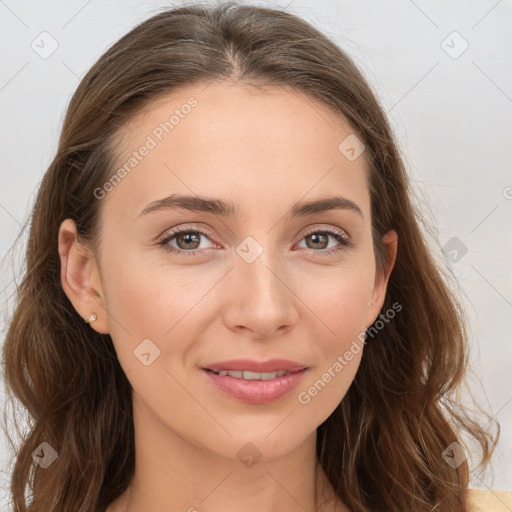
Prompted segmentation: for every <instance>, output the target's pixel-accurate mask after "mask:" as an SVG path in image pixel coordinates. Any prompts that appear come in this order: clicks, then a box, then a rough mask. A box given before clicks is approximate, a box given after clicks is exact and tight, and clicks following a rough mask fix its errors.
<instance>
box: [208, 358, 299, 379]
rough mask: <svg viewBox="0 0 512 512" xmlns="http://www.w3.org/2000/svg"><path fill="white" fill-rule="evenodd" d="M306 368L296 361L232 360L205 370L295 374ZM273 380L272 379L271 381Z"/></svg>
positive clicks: (209, 366)
mask: <svg viewBox="0 0 512 512" xmlns="http://www.w3.org/2000/svg"><path fill="white" fill-rule="evenodd" d="M304 368H306V365H305V364H301V363H298V362H297V361H289V360H288V359H269V360H268V361H256V360H254V359H232V360H230V361H221V362H220V363H213V364H209V365H208V366H205V367H204V368H203V369H205V370H215V371H216V372H218V371H219V370H232V371H242V370H247V371H249V372H256V373H270V372H277V371H279V370H285V371H287V372H296V371H299V370H302V369H304ZM271 380H274V379H271Z"/></svg>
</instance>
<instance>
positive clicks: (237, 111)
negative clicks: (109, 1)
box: [59, 82, 397, 512]
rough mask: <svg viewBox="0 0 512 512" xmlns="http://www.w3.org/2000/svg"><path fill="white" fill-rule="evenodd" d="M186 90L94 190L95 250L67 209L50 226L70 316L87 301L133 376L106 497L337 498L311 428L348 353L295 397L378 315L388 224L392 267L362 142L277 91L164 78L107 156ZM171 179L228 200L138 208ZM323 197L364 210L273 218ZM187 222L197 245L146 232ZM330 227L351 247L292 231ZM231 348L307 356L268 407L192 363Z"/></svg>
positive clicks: (162, 501)
mask: <svg viewBox="0 0 512 512" xmlns="http://www.w3.org/2000/svg"><path fill="white" fill-rule="evenodd" d="M191 96H193V97H194V98H196V99H197V101H198V105H197V106H196V107H195V108H194V109H192V110H191V112H190V113H189V114H188V115H187V116H186V117H185V118H184V119H182V120H180V123H179V125H177V126H175V127H174V129H173V130H172V131H171V132H170V133H169V134H167V135H165V136H164V138H163V139H162V141H161V142H160V143H159V144H158V145H157V147H155V148H154V149H152V150H151V151H150V153H149V154H148V155H147V156H146V157H145V158H144V159H143V160H142V161H141V162H140V163H139V164H138V165H137V167H136V168H134V169H133V170H132V171H131V172H130V173H129V174H128V175H127V176H126V177H125V178H124V179H123V180H122V181H121V183H120V184H118V185H117V186H116V187H115V188H114V189H113V190H111V191H110V192H109V193H108V194H107V196H106V197H105V198H104V199H102V200H101V208H102V228H101V247H100V251H99V253H98V254H94V253H93V252H92V251H91V250H89V249H88V248H87V247H85V246H83V245H82V244H80V243H79V242H78V241H77V239H76V226H75V224H74V222H73V221H72V220H70V219H66V220H65V221H64V222H63V223H62V225H61V227H60V231H59V254H60V258H61V264H62V272H61V281H62V286H63V288H64V290H65V292H66V294H67V296H68V297H69V299H70V301H71V303H72V304H73V306H74V307H75V309H76V310H77V312H78V313H79V314H80V315H81V316H82V317H86V316H89V315H91V314H92V313H93V312H95V313H96V314H97V317H98V319H97V320H96V321H95V322H93V323H91V324H90V328H91V329H94V330H96V331H97V332H100V333H109V334H110V335H111V337H112V340H113V343H114V346H115V349H116V352H117V355H118V358H119V362H120V364H121V366H122V368H123V370H124V372H125V373H126V375H127V378H128V379H129V381H130V383H131V385H132V387H133V402H134V425H135V443H136V469H135V476H134V479H133V481H132V484H131V486H130V488H129V489H128V490H127V491H126V492H125V493H124V494H122V495H121V496H120V497H119V498H118V499H117V500H115V501H114V502H113V503H112V504H111V505H110V506H109V507H108V509H107V510H108V512H122V511H124V510H128V511H130V512H142V511H145V510H152V511H154V512H163V511H164V510H165V511H169V510H172V511H189V512H193V511H194V510H198V511H201V512H212V511H218V510H223V511H225V512H234V511H235V510H236V511H237V512H238V511H240V510H244V511H246V512H256V511H258V512H260V511H261V510H265V511H268V512H277V511H281V512H282V511H296V510H298V509H299V508H300V507H302V508H303V509H304V510H307V511H313V510H315V507H314V501H313V497H314V492H315V485H317V490H318V492H321V493H322V495H323V496H324V497H325V504H324V507H323V508H320V509H317V510H329V511H330V510H335V509H336V510H348V509H347V508H346V507H345V506H344V505H343V504H342V503H341V501H340V500H338V499H336V498H335V495H334V491H333V489H332V488H331V486H330V485H328V484H327V480H326V477H325V475H324V473H323V471H322V470H321V468H320V467H319V465H318V463H317V460H316V456H315V442H316V429H317V427H318V426H319V425H320V424H321V423H322V422H324V421H325V420H326V419H327V418H328V417H329V415H330V414H331V413H332V412H333V411H334V409H335V408H336V406H337V405H338V403H339V402H340V401H341V400H342V399H343V397H344V395H345V394H346V392H347V390H348V388H349V386H350V384H351V383H352V381H353V379H354V376H355V374H356V371H357V368H358V366H359V362H360V360H361V357H362V351H359V352H358V353H357V354H355V355H354V357H353V359H352V360H351V361H347V362H346V364H345V365H344V367H343V369H342V371H339V372H338V373H336V376H335V378H332V380H331V381H330V382H329V383H328V384H327V385H326V386H325V388H324V389H323V390H322V391H321V392H319V393H318V394H317V395H316V396H314V397H312V398H311V401H310V402H309V403H308V404H302V403H300V402H299V401H298V398H297V395H298V393H299V392H301V391H304V390H308V388H310V387H311V386H312V385H313V383H314V382H316V381H318V379H321V378H322V374H324V373H325V372H326V371H327V369H328V368H329V367H332V365H333V363H334V362H335V361H336V360H337V357H338V356H339V355H343V354H344V353H345V352H346V351H347V350H348V349H349V348H350V346H351V344H353V342H354V340H357V336H358V335H359V334H360V333H362V332H364V330H365V329H366V328H367V327H369V326H370V325H371V324H372V323H373V322H374V320H375V319H376V318H377V317H378V316H379V313H380V312H381V311H380V310H381V307H382V304H383V301H384V298H385V293H386V287H387V283H388V278H389V274H390V272H391V270H392V268H393V265H394V262H395V257H396V249H397V235H396V233H395V232H393V231H390V232H389V233H387V234H386V236H385V237H384V242H385V243H386V246H387V248H388V255H389V256H388V268H387V271H386V272H385V273H383V274H377V273H376V262H375V257H374V251H373V244H372V237H371V216H370V196H369V191H368V187H367V182H366V173H367V169H366V163H365V160H364V154H363V156H361V157H359V158H357V159H356V160H354V161H349V160H348V159H347V158H346V157H345V156H344V155H343V154H342V153H341V152H340V151H339V150H338V146H339V144H340V143H341V141H343V139H345V137H347V135H349V134H351V133H353V130H352V129H351V127H350V126H349V125H348V123H347V122H346V121H345V120H344V119H340V117H339V115H336V114H335V113H333V112H331V111H330V110H328V109H326V108H325V107H324V106H323V105H321V104H319V103H317V102H315V101H314V100H312V99H311V98H309V97H305V96H303V95H302V94H299V93H297V92H294V91H292V90H291V89H288V88H267V89H265V90H264V91H263V90H262V89H259V88H256V87H254V86H250V85H240V84H233V83H228V82H214V83H211V84H210V85H209V86H207V87H206V86H205V84H202V85H195V86H188V87H187V88H186V89H182V90H180V91H179V92H173V94H171V95H168V96H166V97H165V98H161V99H160V100H159V101H158V102H155V103H153V104H151V105H150V106H149V107H148V108H147V109H145V111H144V112H143V113H141V114H138V115H137V116H136V117H134V118H133V119H132V120H131V121H130V123H129V124H128V125H127V129H126V130H124V131H123V132H122V133H120V134H119V142H120V146H119V147H120V149H119V155H118V162H119V165H122V164H123V163H124V162H125V161H126V160H127V158H128V157H129V155H130V154H131V152H133V151H134V150H136V149H137V148H140V146H141V145H143V144H144V142H145V141H146V138H147V136H148V134H151V133H152V131H153V130H154V129H155V127H156V126H158V125H159V123H161V122H162V121H163V120H166V119H168V118H169V115H170V114H169V113H170V112H172V111H173V110H174V109H175V108H179V107H180V106H181V105H183V104H185V103H186V101H187V99H188V98H190V97H191ZM172 193H180V194H190V195H199V196H208V197H210V198H212V197H213V198H222V199H224V200H226V201H232V202H233V203H234V204H235V205H236V206H238V207H239V210H240V211H239V213H238V215H236V216H234V217H232V218H221V217H219V216H216V215H213V214H211V213H207V212H190V211H186V210H167V211H158V212H153V213H150V214H147V215H144V216H141V217H140V218H137V216H138V215H139V213H140V212H141V211H142V210H143V209H144V207H145V206H146V205H147V204H148V203H150V202H152V201H154V200H157V199H160V198H163V197H166V196H168V195H170V194H172ZM334 193H336V194H339V195H342V196H344V197H346V198H348V199H350V200H352V201H353V202H355V203H356V204H357V205H358V206H359V208H360V209H361V211H362V214H363V217H361V216H359V215H358V214H357V213H356V212H354V211H351V210H348V209H345V210H343V209H337V210H331V211H328V212H324V213H318V214H314V215H310V216H307V217H303V218H295V219H292V218H289V217H287V215H286V213H287V211H288V208H289V207H290V205H291V204H292V203H294V202H296V201H299V200H301V201H309V200H314V199H318V198H323V197H326V196H331V195H333V194H334ZM185 226H186V227H187V228H190V229H191V230H194V229H196V230H201V231H203V232H204V231H205V230H207V233H206V236H201V237H200V238H192V240H188V241H187V239H186V238H185V239H184V238H183V237H181V240H180V237H177V238H174V239H173V241H169V242H168V243H167V245H170V246H172V247H173V248H174V249H176V250H179V249H181V250H182V251H183V252H187V251H189V252H190V251H192V250H199V251H203V253H202V254H200V255H195V256H193V255H192V256H190V255H187V254H183V255H177V254H172V253H169V252H166V251H165V249H164V248H163V247H162V246H159V245H158V241H159V236H160V235H162V234H164V233H165V232H168V231H169V230H170V228H173V227H185ZM329 227H330V228H333V229H335V230H337V231H339V232H341V233H342V234H344V235H345V236H349V237H350V240H351V241H352V242H353V243H354V247H352V248H349V249H347V250H341V251H339V252H337V253H333V254H331V255H322V253H325V252H326V250H329V249H330V248H335V247H339V242H338V241H337V240H336V239H334V238H332V237H331V236H329V237H328V238H322V239H320V240H315V239H314V237H311V235H308V233H306V231H307V230H309V229H313V228H315V230H316V229H318V230H319V231H322V229H325V228H329ZM322 233H324V237H326V236H327V235H328V234H325V232H322ZM322 233H318V234H322ZM306 235H308V236H306ZM247 236H252V237H253V238H254V239H255V240H257V242H258V243H259V244H260V245H261V246H262V247H263V252H262V254H261V255H260V256H259V257H258V258H256V260H255V261H254V262H252V263H247V261H245V260H244V259H243V258H242V257H240V256H239V255H238V254H237V252H236V248H237V246H238V245H239V244H240V243H241V242H242V241H243V240H244V239H245V238H246V237H247ZM199 241H200V245H199ZM208 249H211V250H210V251H208ZM147 338H149V339H151V340H152V342H153V343H154V344H155V345H156V346H157V347H158V348H159V350H160V355H159V357H158V358H156V359H155V360H154V361H153V362H152V363H151V364H150V365H149V366H145V365H143V364H142V363H141V361H140V360H139V359H138V358H137V357H135V356H134V350H135V349H136V348H137V346H138V345H139V344H140V343H141V341H142V340H144V339H147ZM358 344H359V346H362V343H360V342H358ZM352 346H353V345H352ZM245 357H248V358H253V359H258V360H267V359H270V358H274V357H279V358H285V359H291V360H293V361H299V362H301V363H303V364H305V365H306V366H308V367H309V369H308V371H307V372H306V374H305V375H304V376H303V380H302V381H301V383H300V385H299V386H298V388H296V389H295V390H293V391H292V392H291V393H289V394H288V395H286V396H284V397H282V398H280V399H278V400H277V401H274V402H271V403H269V404H264V405H254V404H246V403H242V402H239V401H237V400H235V399H233V398H231V397H229V396H227V395H224V394H223V393H222V392H220V391H219V390H218V389H217V388H216V387H214V386H213V385H212V384H211V383H210V382H209V381H208V379H206V378H204V375H203V374H202V371H201V370H200V368H202V367H204V366H207V364H208V363H214V362H220V361H223V360H227V359H237V358H245ZM248 442H251V443H252V444H253V445H254V446H256V447H257V449H258V451H259V452H260V453H261V459H260V460H259V461H258V462H256V463H255V464H254V465H253V466H251V467H246V466H245V465H244V464H242V462H241V461H240V460H239V458H238V457H237V452H238V451H239V450H240V449H241V448H242V447H243V446H244V445H245V444H246V443H248ZM315 469H316V470H317V471H318V480H317V481H315ZM170 504H172V507H171V508H169V506H170Z"/></svg>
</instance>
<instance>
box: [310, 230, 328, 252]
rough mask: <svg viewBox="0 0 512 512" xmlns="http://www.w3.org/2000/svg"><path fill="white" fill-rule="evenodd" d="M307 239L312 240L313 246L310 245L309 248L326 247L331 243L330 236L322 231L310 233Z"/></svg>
mask: <svg viewBox="0 0 512 512" xmlns="http://www.w3.org/2000/svg"><path fill="white" fill-rule="evenodd" d="M304 238H305V239H308V238H309V239H310V240H311V241H312V245H313V247H311V246H309V249H326V248H327V245H328V244H329V237H328V236H327V235H325V234H322V233H320V234H319V233H318V232H317V233H311V234H310V235H306V236H305V237H304Z"/></svg>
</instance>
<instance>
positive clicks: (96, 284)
mask: <svg viewBox="0 0 512 512" xmlns="http://www.w3.org/2000/svg"><path fill="white" fill-rule="evenodd" d="M59 256H60V265H61V271H60V280H61V284H62V288H63V289H64V292H65V293H66V295H67V296H68V298H69V300H70V301H71V303H72V304H73V306H74V308H75V309H76V311H77V312H78V314H79V315H80V316H81V317H82V318H84V317H89V316H91V315H92V314H93V313H96V317H97V319H96V320H95V321H94V322H91V323H90V324H89V325H90V326H91V327H92V328H93V329H94V330H95V331H96V332H99V333H101V334H109V332H110V328H109V324H108V315H107V311H106V308H105V301H104V298H103V290H102V288H101V282H100V278H99V271H98V266H97V263H96V258H95V257H94V254H93V253H92V252H91V251H90V250H89V249H87V248H86V247H85V246H84V245H82V244H81V243H80V242H79V241H78V237H77V231H76V224H75V222H74V221H73V220H72V219H66V220H64V221H63V222H62V224H61V225H60V229H59Z"/></svg>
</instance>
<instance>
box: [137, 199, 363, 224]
mask: <svg viewBox="0 0 512 512" xmlns="http://www.w3.org/2000/svg"><path fill="white" fill-rule="evenodd" d="M174 208H182V209H184V210H190V211H200V212H207V213H213V214H214V215H218V216H221V217H232V216H234V215H237V214H238V212H239V210H238V207H236V206H235V205H234V204H233V203H230V202H227V201H224V200H222V199H210V198H207V197H199V196H184V195H179V194H172V195H170V196H169V197H164V198H163V199H158V200H156V201H153V202H151V203H149V204H148V205H147V206H146V207H145V208H144V209H143V210H142V212H141V213H140V214H139V215H138V216H139V217H140V216H142V215H147V214H148V213H151V212H155V211H160V210H168V209H174ZM328 210H349V211H353V212H355V213H357V214H358V215H359V216H360V217H361V218H362V219H364V216H363V212H362V211H361V209H360V208H359V206H357V204H356V203H354V202H353V201H351V200H350V199H347V198H345V197H341V196H331V197H326V198H324V199H317V200H315V201H305V202H296V203H294V204H293V205H292V206H291V208H290V209H289V211H288V212H287V213H288V215H289V216H290V217H292V218H294V217H304V216H306V215H312V214H315V213H321V212H325V211H328Z"/></svg>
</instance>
